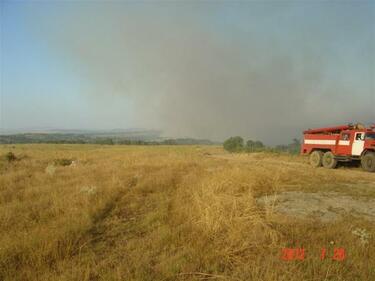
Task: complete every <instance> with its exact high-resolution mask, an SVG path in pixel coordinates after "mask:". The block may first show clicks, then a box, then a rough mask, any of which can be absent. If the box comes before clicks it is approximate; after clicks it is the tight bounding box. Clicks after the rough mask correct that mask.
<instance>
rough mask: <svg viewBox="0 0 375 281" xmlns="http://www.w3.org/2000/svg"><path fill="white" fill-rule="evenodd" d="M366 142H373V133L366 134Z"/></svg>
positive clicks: (374, 134)
mask: <svg viewBox="0 0 375 281" xmlns="http://www.w3.org/2000/svg"><path fill="white" fill-rule="evenodd" d="M365 139H366V140H375V133H366V136H365Z"/></svg>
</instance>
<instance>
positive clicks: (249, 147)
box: [246, 140, 264, 152]
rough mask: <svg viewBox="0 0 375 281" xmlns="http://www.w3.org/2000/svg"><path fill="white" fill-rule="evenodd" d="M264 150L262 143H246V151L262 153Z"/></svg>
mask: <svg viewBox="0 0 375 281" xmlns="http://www.w3.org/2000/svg"><path fill="white" fill-rule="evenodd" d="M263 149H264V144H263V143H262V142H261V141H252V140H248V141H247V142H246V151H247V152H254V151H260V150H263Z"/></svg>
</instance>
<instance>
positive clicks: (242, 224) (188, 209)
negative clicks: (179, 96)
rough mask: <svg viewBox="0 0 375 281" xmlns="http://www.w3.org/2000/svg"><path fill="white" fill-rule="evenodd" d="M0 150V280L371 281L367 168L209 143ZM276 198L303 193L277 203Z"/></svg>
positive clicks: (374, 274) (374, 226)
mask: <svg viewBox="0 0 375 281" xmlns="http://www.w3.org/2000/svg"><path fill="white" fill-rule="evenodd" d="M9 151H12V152H13V153H14V154H15V156H16V157H17V159H16V160H14V161H8V160H7V159H6V157H5V155H6V153H8V152H9ZM0 156H1V160H0V280H7V281H10V280H12V281H13V280H48V281H53V280H66V281H73V280H77V281H78V280H79V281H81V280H82V281H83V280H105V281H111V280H298V281H301V280H342V281H343V280H348V281H354V280H361V281H363V280H375V254H374V253H375V243H374V236H375V221H374V218H375V214H374V213H373V212H372V210H371V209H369V211H368V212H367V209H366V208H365V209H363V208H362V209H361V208H360V207H361V206H371V204H372V202H374V201H373V200H374V199H375V174H374V173H366V172H363V171H362V170H361V169H360V168H356V167H341V168H339V169H336V170H325V169H323V168H319V169H313V168H311V167H310V166H309V165H308V164H307V159H305V158H303V157H300V156H291V155H282V154H271V153H257V154H229V153H225V152H224V151H223V150H222V148H220V147H208V146H207V147H204V146H95V145H15V146H11V145H3V146H0ZM62 159H72V160H74V162H73V163H72V164H70V163H69V161H67V162H68V164H66V163H65V162H64V161H63V160H62ZM283 194H284V195H283ZM285 194H287V195H288V196H289V197H288V198H291V197H293V196H294V195H293V194H299V195H298V196H300V195H301V194H302V195H303V196H302V197H298V198H299V199H298V200H296V201H294V202H295V203H294V204H290V202H293V201H289V207H287V208H285V206H284V208H282V207H280V206H278V205H277V204H278V203H277V198H278V196H281V197H282V198H284V199H283V200H287V199H285V198H286V196H285ZM309 194H310V195H311V194H315V195H314V196H315V197H313V199H311V198H312V197H308V196H309ZM266 195H267V196H268V197H264V196H266ZM296 196H297V195H296ZM327 196H328V197H330V198H331V199H330V201H327V202H325V201H324V198H325V197H327ZM281 197H280V198H281ZM305 197H306V198H310V199H306V202H305V203H304V202H302V207H301V200H302V201H303V200H305V199H303V198H305ZM264 198H268V199H269V200H264ZM301 198H302V199H301ZM319 200H321V201H319ZM340 200H341V201H340ZM262 202H263V203H262ZM265 202H268V203H265ZM314 202H315V203H314ZM330 202H331V203H330ZM332 202H334V203H335V205H334V206H333V205H330V204H333V203H332ZM297 203H298V204H299V207H298V208H294V209H293V207H294V206H297ZM341 203H342V207H343V209H341V208H340V204H341ZM314 204H315V205H314ZM320 204H321V206H322V208H321V210H318V211H317V210H316V206H318V208H320V207H319V206H320ZM348 204H349V205H348ZM366 204H368V205H366ZM323 205H324V208H323ZM304 206H306V208H304ZM347 206H350V208H349V209H348V208H346V209H345V208H344V207H347ZM357 207H358V208H357ZM314 208H315V209H314ZM369 208H370V207H369ZM289 209H291V211H292V212H291V213H290V214H289V213H288V210H289ZM292 209H293V210H292ZM308 210H315V211H312V212H310V213H309V212H307V211H308ZM298 212H300V214H301V216H299V214H298ZM327 212H330V213H329V214H330V216H326V213H327ZM363 212H367V213H366V214H365V213H363ZM336 214H339V215H340V216H335V215H336ZM323 217H324V218H325V219H324V220H322V219H321V218H323ZM283 248H304V249H305V258H304V260H291V261H285V260H283V259H282V258H281V257H282V249H283ZM322 248H326V250H327V256H326V257H325V258H324V259H321V249H322ZM335 248H344V249H345V253H346V257H345V259H344V260H342V261H339V260H335V259H333V258H332V256H333V254H334V249H335Z"/></svg>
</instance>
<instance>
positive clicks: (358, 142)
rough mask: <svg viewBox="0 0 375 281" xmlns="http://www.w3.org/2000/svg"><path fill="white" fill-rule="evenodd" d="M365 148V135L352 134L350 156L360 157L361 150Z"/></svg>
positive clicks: (360, 133) (361, 133)
mask: <svg viewBox="0 0 375 281" xmlns="http://www.w3.org/2000/svg"><path fill="white" fill-rule="evenodd" d="M364 146H365V133H363V132H357V133H355V134H354V141H353V146H352V155H355V156H359V155H361V153H362V151H363V148H364Z"/></svg>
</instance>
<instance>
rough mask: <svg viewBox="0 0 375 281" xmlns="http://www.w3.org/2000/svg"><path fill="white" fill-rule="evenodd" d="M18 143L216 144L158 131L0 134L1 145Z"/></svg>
mask: <svg viewBox="0 0 375 281" xmlns="http://www.w3.org/2000/svg"><path fill="white" fill-rule="evenodd" d="M17 143H71V144H74V143H77V144H85V143H88V144H128V145H132V144H143V145H148V144H153V145H158V144H161V145H162V144H169V145H189V144H201V145H211V144H215V142H212V141H210V140H205V139H194V138H166V137H161V132H160V131H157V130H142V129H127V130H123V129H114V130H107V131H105V130H100V131H99V130H97V131H95V130H48V131H42V130H35V131H31V132H23V133H21V132H20V133H12V134H4V132H3V133H2V134H0V144H17Z"/></svg>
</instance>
